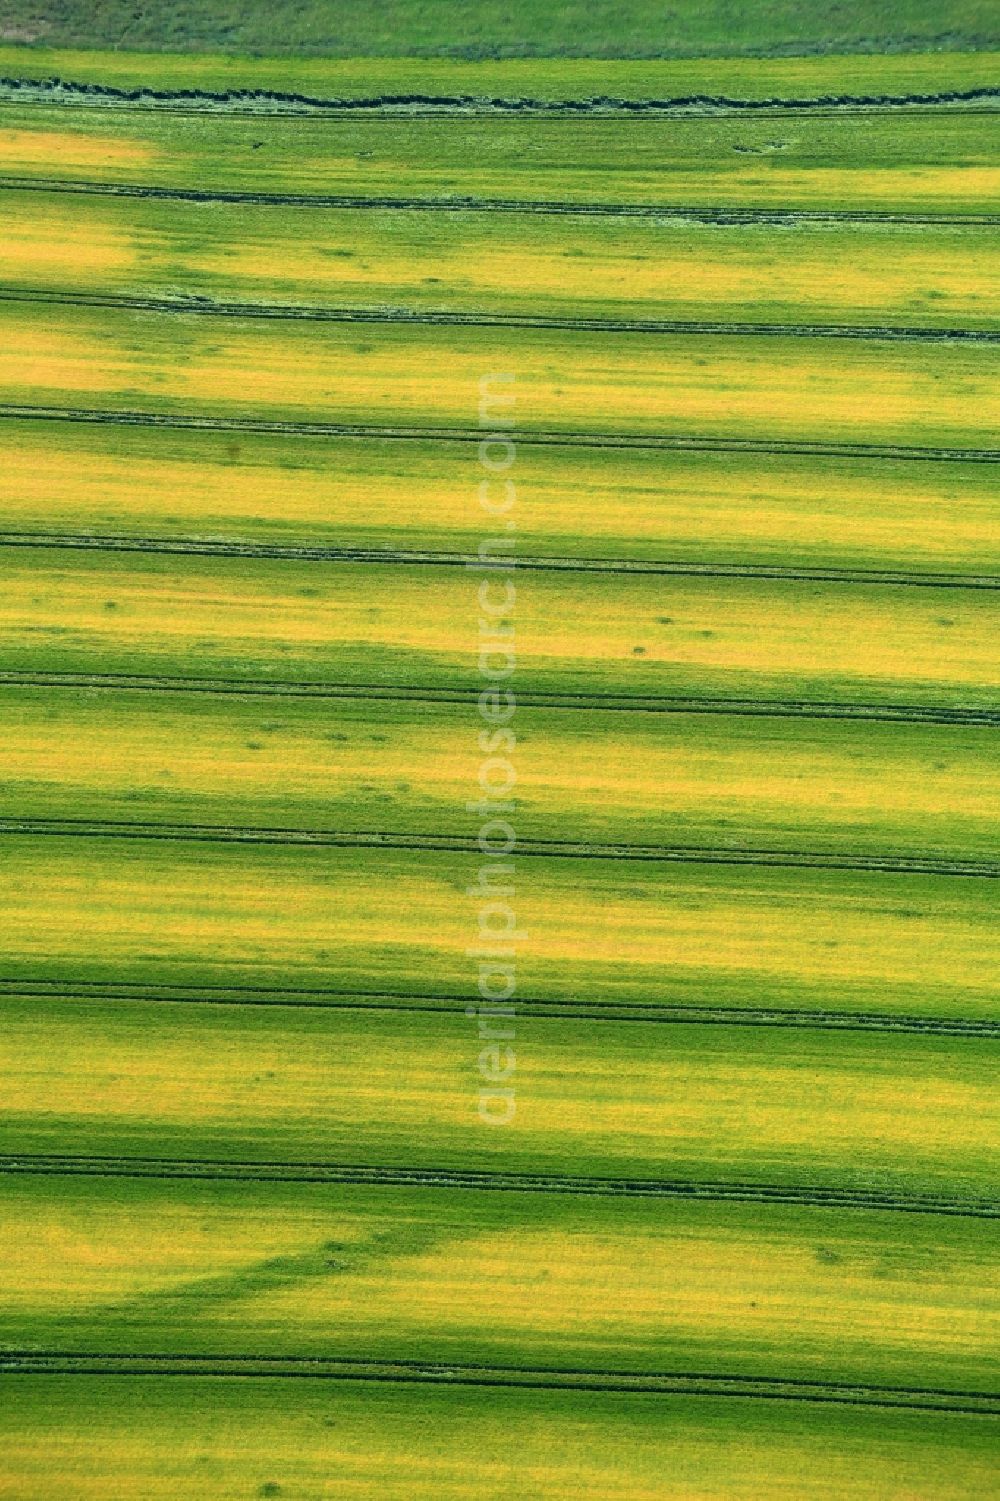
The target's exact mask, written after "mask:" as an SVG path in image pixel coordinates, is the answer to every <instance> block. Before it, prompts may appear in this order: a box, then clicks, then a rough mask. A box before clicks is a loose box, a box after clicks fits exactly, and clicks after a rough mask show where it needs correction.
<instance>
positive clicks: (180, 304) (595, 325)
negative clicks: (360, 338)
mask: <svg viewBox="0 0 1000 1501" xmlns="http://www.w3.org/2000/svg"><path fill="white" fill-rule="evenodd" d="M0 301H2V302H15V303H20V302H26V303H39V304H43V305H45V306H49V305H52V306H57V307H95V308H111V309H114V308H122V309H126V310H129V311H134V312H147V313H162V314H169V315H177V316H185V315H189V314H190V315H195V316H199V317H203V318H204V317H209V318H248V319H253V318H258V319H264V320H272V321H287V322H300V323H336V324H352V323H365V324H379V323H384V324H391V325H401V326H405V325H415V326H426V327H436V328H523V329H555V330H560V331H563V332H567V333H620V334H646V335H649V334H652V335H656V334H660V335H691V336H697V335H704V336H708V337H715V336H717V335H718V336H722V337H726V338H728V337H730V336H733V337H748V338H776V339H848V340H857V341H864V342H868V343H884V342H890V343H932V344H960V343H964V344H1000V329H989V328H955V327H949V328H932V327H924V328H918V327H912V328H911V327H908V326H906V325H905V324H899V325H891V324H864V323H748V322H733V323H727V322H718V321H709V320H705V319H676V318H598V317H579V316H578V317H573V316H570V315H568V314H566V315H555V314H552V315H550V314H545V313H515V312H511V313H503V312H490V311H486V310H481V311H476V312H456V311H453V310H449V309H445V308H433V309H432V308H426V309H424V308H408V307H332V306H331V307H325V306H323V305H322V304H320V303H291V302H286V303H282V302H229V301H221V300H218V299H216V298H209V297H201V296H196V295H191V296H189V297H184V296H176V297H152V296H149V297H140V296H133V295H131V294H128V293H114V292H107V293H105V292H82V291H74V290H66V291H47V290H45V289H43V288H34V287H26V288H20V287H16V286H5V285H0Z"/></svg>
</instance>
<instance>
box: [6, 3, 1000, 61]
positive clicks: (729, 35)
mask: <svg viewBox="0 0 1000 1501" xmlns="http://www.w3.org/2000/svg"><path fill="white" fill-rule="evenodd" d="M3 30H4V35H5V37H6V38H7V39H8V40H10V41H14V42H21V43H42V44H43V45H46V46H57V47H65V46H70V47H84V48H93V47H107V48H114V49H115V50H118V49H124V50H126V51H128V50H135V49H138V50H142V49H144V48H145V49H149V50H157V49H159V50H167V51H169V50H174V51H177V52H192V51H194V52H197V51H202V52H204V51H209V52H211V51H217V52H234V53H258V52H264V53H268V52H271V53H292V54H294V53H298V54H304V55H309V54H318V55H327V56H332V57H369V56H404V57H405V56H407V55H410V56H421V55H429V56H432V57H433V56H446V57H458V58H481V57H485V58H489V57H496V56H501V57H506V56H512V57H518V56H529V57H530V56H539V57H559V56H576V57H587V56H590V57H602V58H603V57H609V58H614V57H640V58H641V57H678V56H679V57H685V56H691V55H694V56H697V55H699V54H721V55H733V54H737V55H738V54H741V53H744V54H753V55H760V54H763V55H765V56H766V55H767V54H769V53H772V54H782V53H791V54H797V53H813V52H820V53H822V52H861V53H869V52H876V53H877V52H896V51H900V50H902V51H916V50H920V49H921V48H926V49H928V50H929V49H937V48H944V49H954V50H957V51H968V50H971V49H973V48H976V47H982V46H988V45H990V44H991V43H992V44H993V45H996V42H997V39H998V37H997V25H996V14H995V12H994V10H993V8H992V7H991V6H990V5H989V4H988V3H986V0H951V4H950V6H949V8H948V10H947V11H946V12H944V13H942V10H941V8H940V6H938V5H935V4H934V3H933V0H895V3H893V0H845V3H842V4H839V5H832V4H822V5H811V6H802V5H801V4H796V3H795V0H760V3H758V4H755V5H753V6H746V5H741V4H738V3H734V0H710V3H708V4H696V3H694V0H680V3H675V4H673V5H671V6H670V7H669V9H664V7H663V6H662V5H659V4H656V3H655V0H618V3H615V0H567V3H565V4H561V5H559V6H552V5H546V4H544V3H542V0H510V3H501V0H476V4H474V5H468V4H460V3H458V0H419V3H418V0H388V3H385V4H380V5H361V6H336V7H331V6H330V5H329V4H324V3H323V0H271V3H269V4H265V3H263V0H241V3H236V0H224V3H222V0H215V3H213V4H212V5H211V6H204V5H201V6H199V5H197V4H195V3H193V0H155V3H154V4H152V5H150V6H147V7H146V8H145V9H143V10H141V11H137V10H136V8H135V5H134V4H133V3H131V0H99V3H97V4H88V3H87V0H58V3H55V4H53V3H52V0H10V3H9V4H8V5H7V6H6V7H5V10H4V27H3Z"/></svg>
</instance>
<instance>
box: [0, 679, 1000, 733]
mask: <svg viewBox="0 0 1000 1501" xmlns="http://www.w3.org/2000/svg"><path fill="white" fill-rule="evenodd" d="M3 687H8V688H46V689H52V688H59V689H66V690H68V691H91V690H94V691H100V692H124V691H129V692H141V693H209V694H217V695H219V696H223V695H234V696H237V697H244V698H319V699H351V700H354V699H362V700H366V701H371V702H372V703H426V704H466V703H474V702H475V701H476V698H477V694H478V689H477V688H475V687H474V686H469V687H457V688H456V687H429V686H420V685H413V686H399V685H396V686H392V687H387V686H383V685H381V684H374V683H333V682H315V681H310V680H308V679H302V680H300V681H294V680H287V679H285V680H276V679H274V678H271V679H263V678H258V679H254V678H209V677H205V678H197V677H174V676H167V675H158V674H126V673H98V672H33V671H30V670H29V671H23V670H19V669H0V688H3ZM518 702H519V703H520V704H521V705H522V706H523V707H524V708H536V709H559V710H565V711H567V712H579V711H581V710H585V711H586V712H587V713H591V712H604V713H629V714H723V715H729V716H731V717H733V718H767V719H772V718H773V719H803V718H805V719H849V720H873V721H878V722H883V723H892V724H897V723H900V724H945V725H963V724H967V725H1000V707H988V706H980V707H960V708H952V707H949V706H947V705H934V704H887V703H881V704H878V703H871V704H865V703H846V702H832V701H829V700H823V699H816V700H808V699H801V700H794V699H738V698H709V697H704V698H692V697H682V696H679V695H677V696H672V695H663V696H652V695H640V694H636V695H631V694H610V693H605V694H602V693H575V694H573V693H565V694H560V693H550V692H546V691H543V690H537V691H534V692H532V691H531V690H528V689H522V690H520V691H519V693H518Z"/></svg>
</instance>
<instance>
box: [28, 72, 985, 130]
mask: <svg viewBox="0 0 1000 1501" xmlns="http://www.w3.org/2000/svg"><path fill="white" fill-rule="evenodd" d="M0 103H4V104H18V105H20V104H38V105H50V106H53V105H54V106H58V105H63V106H69V107H73V106H86V107H89V108H94V109H102V108H103V109H122V110H126V111H128V110H133V111H137V112H140V113H141V112H153V113H156V112H164V113H173V112H175V111H176V112H181V113H193V114H200V113H205V114H221V115H226V114H237V115H248V116H265V117H267V116H277V117H283V116H289V115H290V116H305V117H314V116H321V117H327V116H330V115H333V116H338V115H342V116H346V117H348V118H350V117H352V116H355V115H362V116H370V117H372V118H380V117H381V118H385V119H389V120H392V119H399V118H402V119H403V120H405V119H407V118H409V117H412V116H413V115H414V114H417V115H430V116H438V115H444V116H448V115H459V116H461V117H466V116H469V115H485V116H491V115H499V116H505V115H522V114H524V115H542V116H552V117H556V118H558V117H560V116H561V117H565V118H569V119H574V120H587V119H588V118H599V119H603V118H606V117H609V116H610V117H612V118H614V117H615V116H625V117H629V118H631V117H635V116H654V117H656V116H667V117H671V116H674V115H681V116H685V115H691V116H694V117H695V118H698V117H700V116H707V117H709V118H711V117H713V116H717V115H723V116H726V115H737V116H739V115H744V114H747V115H764V116H765V117H766V116H776V117H777V118H782V117H783V116H784V115H786V114H802V115H805V116H806V117H808V116H810V115H812V114H815V113H818V114H830V115H833V116H834V117H836V116H839V115H851V114H858V113H863V114H870V113H879V114H881V113H887V114H900V113H901V114H910V113H914V112H918V111H919V112H920V113H932V114H938V113H944V114H949V115H950V114H953V113H956V112H960V113H971V114H973V115H979V114H990V113H993V112H994V109H993V108H991V106H992V107H996V106H1000V89H997V88H991V87H985V86H980V87H978V88H971V89H948V90H942V91H940V92H937V93H908V94H887V93H878V94H816V95H800V96H795V95H790V96H789V97H786V98H782V97H781V96H779V95H772V96H770V97H765V98H761V99H747V98H740V97H738V96H732V95H726V94H678V95H665V96H663V97H661V98H656V97H650V98H627V97H624V96H615V95H601V94H595V95H591V96H589V97H584V98H579V99H574V98H564V99H541V98H533V97H531V96H530V95H496V94H494V95H490V94H414V93H408V94H373V95H367V96H365V95H357V96H350V95H347V96H342V97H339V98H338V97H337V96H324V95H321V94H306V93H300V92H296V91H286V90H278V89H266V88H261V89H225V90H213V89H156V88H148V87H144V88H123V87H121V86H119V85H114V84H102V83H83V82H78V81H75V80H73V79H64V78H60V77H58V76H53V77H51V78H46V79H27V78H17V77H14V76H12V75H10V76H5V77H0ZM970 105H972V106H979V108H974V109H971V110H968V109H963V106H970Z"/></svg>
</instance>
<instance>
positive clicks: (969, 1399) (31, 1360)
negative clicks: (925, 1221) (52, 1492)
mask: <svg viewBox="0 0 1000 1501" xmlns="http://www.w3.org/2000/svg"><path fill="white" fill-rule="evenodd" d="M0 1375H3V1376H8V1377H16V1376H44V1375H60V1376H74V1375H76V1376H132V1377H137V1376H141V1377H157V1376H159V1377H164V1376H165V1377H185V1376H187V1377H216V1378H231V1379H243V1380H248V1379H258V1380H260V1379H275V1378H298V1379H306V1380H326V1381H331V1380H333V1381H369V1382H382V1383H388V1384H413V1383H417V1384H423V1385H434V1386H450V1387H468V1386H474V1387H483V1386H487V1387H498V1388H520V1389H525V1388H529V1389H532V1390H551V1391H602V1392H616V1393H622V1394H626V1393H630V1392H631V1393H635V1394H637V1395H644V1396H674V1397H716V1398H731V1399H736V1400H744V1401H745V1400H765V1401H785V1402H814V1403H815V1402H819V1403H836V1404H839V1405H846V1406H852V1407H875V1408H898V1409H905V1410H908V1411H920V1412H928V1411H929V1412H935V1411H936V1412H950V1413H954V1414H956V1415H961V1416H977V1417H995V1416H998V1415H1000V1397H997V1396H995V1395H994V1394H993V1393H990V1392H979V1391H968V1390H955V1389H948V1388H938V1387H898V1386H880V1385H873V1384H871V1383H869V1382H858V1383H851V1382H847V1381H824V1380H822V1379H814V1380H810V1379H808V1378H803V1377H797V1376H739V1375H720V1374H717V1373H714V1372H683V1371H627V1370H581V1369H579V1368H571V1367H562V1368H560V1367H548V1368H547V1367H533V1366H496V1365H494V1366H490V1365H477V1364H469V1363H466V1362H461V1363H456V1362H449V1363H447V1364H444V1363H435V1362H428V1361H417V1360H413V1359H381V1360H374V1359H363V1358H359V1357H357V1356H348V1355H245V1354H241V1355H233V1354H207V1353H198V1352H189V1353H183V1354H179V1353H177V1352H171V1353H169V1354H160V1353H154V1354H120V1353H108V1352H102V1351H88V1352H80V1351H73V1350H71V1351H55V1350H16V1349H7V1350H4V1351H3V1352H2V1353H0Z"/></svg>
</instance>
